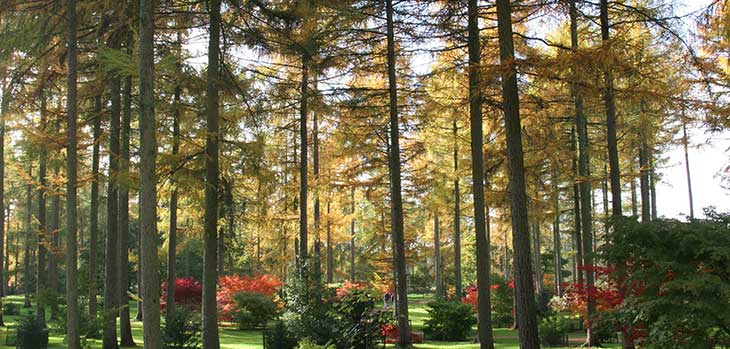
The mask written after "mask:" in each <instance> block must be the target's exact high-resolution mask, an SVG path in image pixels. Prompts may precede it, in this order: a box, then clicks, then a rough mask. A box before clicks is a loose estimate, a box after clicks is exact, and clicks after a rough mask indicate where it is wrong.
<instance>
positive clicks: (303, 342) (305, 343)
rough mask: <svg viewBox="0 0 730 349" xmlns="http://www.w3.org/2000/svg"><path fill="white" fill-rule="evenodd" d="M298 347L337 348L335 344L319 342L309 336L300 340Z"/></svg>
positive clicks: (304, 348) (314, 348) (299, 348)
mask: <svg viewBox="0 0 730 349" xmlns="http://www.w3.org/2000/svg"><path fill="white" fill-rule="evenodd" d="M297 349H337V347H336V346H334V345H333V344H324V345H322V344H317V343H315V342H313V341H312V340H311V339H309V338H304V339H302V340H301V341H300V342H299V345H298V346H297Z"/></svg>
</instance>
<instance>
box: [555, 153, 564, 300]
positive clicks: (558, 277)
mask: <svg viewBox="0 0 730 349" xmlns="http://www.w3.org/2000/svg"><path fill="white" fill-rule="evenodd" d="M553 192H554V194H553V207H554V210H555V217H554V220H553V256H554V259H555V295H557V296H558V297H560V296H562V294H563V290H562V287H561V285H560V284H561V283H562V282H563V256H562V253H561V252H562V251H561V250H562V243H561V241H560V188H559V187H558V171H557V167H556V168H555V170H554V171H553Z"/></svg>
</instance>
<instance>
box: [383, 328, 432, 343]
mask: <svg viewBox="0 0 730 349" xmlns="http://www.w3.org/2000/svg"><path fill="white" fill-rule="evenodd" d="M380 334H381V335H382V336H383V337H385V343H388V344H393V343H397V342H398V325H395V324H385V325H383V327H382V328H381V329H380ZM410 338H411V343H423V334H421V333H418V332H411V333H410Z"/></svg>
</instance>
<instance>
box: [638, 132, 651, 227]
mask: <svg viewBox="0 0 730 349" xmlns="http://www.w3.org/2000/svg"><path fill="white" fill-rule="evenodd" d="M648 158H649V146H648V145H647V144H646V140H644V139H643V136H642V140H641V149H639V173H640V175H639V188H640V192H641V221H642V222H648V221H650V220H651V203H650V202H649V200H650V199H649V196H650V194H649V161H648Z"/></svg>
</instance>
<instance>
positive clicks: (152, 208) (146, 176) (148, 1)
mask: <svg viewBox="0 0 730 349" xmlns="http://www.w3.org/2000/svg"><path fill="white" fill-rule="evenodd" d="M139 6H140V7H139V107H140V113H139V128H140V142H139V143H140V150H139V153H140V189H139V190H140V194H139V196H140V201H139V202H140V216H139V222H140V229H139V233H140V237H141V238H140V244H141V246H140V250H141V251H140V252H141V262H142V263H141V268H142V300H143V302H142V309H143V313H144V322H143V323H142V332H143V342H144V348H145V349H160V347H161V343H160V337H161V331H160V274H159V265H160V262H159V260H158V257H157V188H156V185H157V176H156V174H155V157H156V148H157V146H156V143H157V141H156V138H155V131H156V123H155V96H154V78H155V72H154V43H153V41H154V33H155V29H154V21H153V18H152V17H153V16H154V13H155V12H154V2H153V0H140V2H139Z"/></svg>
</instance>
